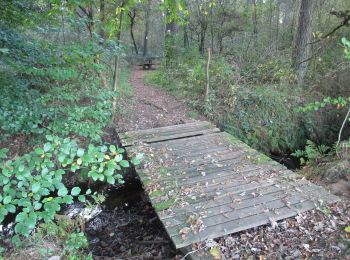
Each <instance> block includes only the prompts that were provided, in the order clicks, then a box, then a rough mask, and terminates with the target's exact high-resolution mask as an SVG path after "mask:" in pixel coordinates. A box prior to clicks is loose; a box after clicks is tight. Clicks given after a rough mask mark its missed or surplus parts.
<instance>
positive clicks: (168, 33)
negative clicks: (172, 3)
mask: <svg viewBox="0 0 350 260" xmlns="http://www.w3.org/2000/svg"><path fill="white" fill-rule="evenodd" d="M166 15H167V16H168V15H169V13H167V14H166ZM175 29H176V24H175V22H174V21H170V22H169V21H168V22H166V24H165V37H164V43H165V44H164V45H165V46H164V52H165V53H164V54H165V66H166V67H169V65H170V63H171V60H172V59H173V58H174V57H173V56H174V34H175Z"/></svg>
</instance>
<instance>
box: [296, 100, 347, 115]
mask: <svg viewBox="0 0 350 260" xmlns="http://www.w3.org/2000/svg"><path fill="white" fill-rule="evenodd" d="M348 102H350V97H348V98H343V97H338V98H331V97H326V98H324V99H323V100H322V101H321V102H319V101H316V102H314V103H309V104H307V105H305V106H303V107H300V108H298V111H299V112H304V113H305V112H310V111H318V110H319V109H321V108H325V107H326V106H328V105H331V106H335V107H336V108H337V109H341V108H343V107H345V106H347V104H348Z"/></svg>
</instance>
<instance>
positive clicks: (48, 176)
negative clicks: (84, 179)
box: [0, 136, 142, 239]
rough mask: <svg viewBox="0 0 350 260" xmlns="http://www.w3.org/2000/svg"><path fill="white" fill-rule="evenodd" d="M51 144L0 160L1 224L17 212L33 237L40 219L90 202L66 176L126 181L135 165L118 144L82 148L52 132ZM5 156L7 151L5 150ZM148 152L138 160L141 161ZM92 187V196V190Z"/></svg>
mask: <svg viewBox="0 0 350 260" xmlns="http://www.w3.org/2000/svg"><path fill="white" fill-rule="evenodd" d="M46 139H47V142H46V143H45V144H44V145H43V146H40V147H37V148H35V150H34V151H32V152H30V153H28V154H25V155H24V156H22V157H18V158H15V159H13V160H7V161H6V160H5V158H3V159H2V161H1V164H0V169H1V175H0V190H1V194H0V202H1V203H0V222H2V221H3V220H4V219H5V217H6V216H7V215H8V214H16V218H15V222H16V226H15V232H16V234H17V236H15V239H18V235H24V236H28V235H29V234H30V232H31V230H32V229H33V228H34V227H35V226H36V224H37V223H38V222H40V221H45V222H49V221H51V220H52V219H53V218H54V216H55V214H56V213H57V212H58V211H59V210H60V209H61V205H62V204H71V203H72V202H73V199H74V198H78V199H79V200H80V201H82V202H85V194H83V193H81V189H80V188H79V187H74V188H72V189H71V190H69V189H68V188H67V187H66V186H65V184H64V183H63V181H62V179H63V176H64V175H66V174H74V173H78V172H86V173H87V176H88V177H89V178H90V179H92V180H93V181H97V180H98V181H102V182H107V183H109V184H116V183H123V182H124V181H123V176H122V175H121V174H120V173H119V172H120V171H121V169H122V168H126V167H129V166H130V164H129V162H128V161H127V160H125V159H124V158H123V153H124V150H123V149H121V148H117V147H115V146H113V145H111V146H109V147H107V146H94V145H92V144H90V145H89V147H88V149H82V148H79V147H78V145H77V143H76V142H75V141H74V140H71V139H68V138H66V139H62V138H59V137H57V136H46ZM1 154H2V157H5V155H4V154H5V151H4V150H2V151H1ZM141 157H142V155H138V156H137V157H136V158H134V159H133V160H132V162H133V163H134V164H137V163H139V162H140V159H141ZM90 192H91V191H90V190H88V191H87V192H86V194H88V195H89V194H90Z"/></svg>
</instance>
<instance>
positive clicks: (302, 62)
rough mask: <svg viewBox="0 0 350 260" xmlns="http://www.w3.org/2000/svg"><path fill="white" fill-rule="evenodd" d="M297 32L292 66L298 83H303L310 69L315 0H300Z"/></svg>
mask: <svg viewBox="0 0 350 260" xmlns="http://www.w3.org/2000/svg"><path fill="white" fill-rule="evenodd" d="M298 4H299V5H298V10H297V18H296V24H295V28H296V31H295V34H294V40H293V46H292V67H293V68H294V70H295V72H296V74H297V76H298V84H299V85H302V84H303V83H304V79H305V76H306V73H307V70H308V65H309V61H308V59H309V57H310V53H311V46H310V44H309V43H310V40H311V29H312V8H313V0H299V3H298Z"/></svg>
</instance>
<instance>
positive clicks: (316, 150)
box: [292, 140, 331, 165]
mask: <svg viewBox="0 0 350 260" xmlns="http://www.w3.org/2000/svg"><path fill="white" fill-rule="evenodd" d="M330 151H331V149H330V147H328V146H326V145H319V146H317V145H316V144H315V143H314V142H312V141H310V140H307V142H306V146H305V150H296V151H295V152H294V153H292V155H293V156H295V157H297V158H300V163H301V165H304V164H307V165H315V164H317V163H318V162H319V161H320V159H322V158H324V157H325V156H326V155H327V154H328V153H329V152H330Z"/></svg>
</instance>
